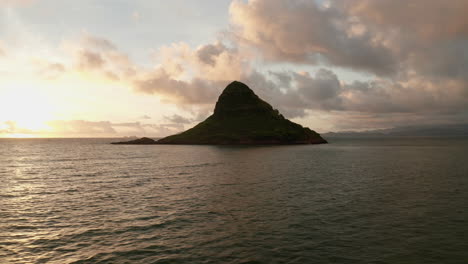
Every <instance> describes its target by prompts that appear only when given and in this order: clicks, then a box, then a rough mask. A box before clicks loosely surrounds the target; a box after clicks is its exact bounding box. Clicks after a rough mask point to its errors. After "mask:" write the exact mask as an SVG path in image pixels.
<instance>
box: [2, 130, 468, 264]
mask: <svg viewBox="0 0 468 264" xmlns="http://www.w3.org/2000/svg"><path fill="white" fill-rule="evenodd" d="M329 140H330V144H327V145H298V146H249V147H235V146H163V145H161V146H158V145H153V146H122V145H117V146H116V145H110V144H109V143H110V142H112V141H115V140H112V139H1V140H0V263H2V264H9V263H54V264H64V263H117V264H118V263H382V264H384V263H398V264H401V263H425V264H427V263H437V264H440V263H468V139H466V138H393V139H329Z"/></svg>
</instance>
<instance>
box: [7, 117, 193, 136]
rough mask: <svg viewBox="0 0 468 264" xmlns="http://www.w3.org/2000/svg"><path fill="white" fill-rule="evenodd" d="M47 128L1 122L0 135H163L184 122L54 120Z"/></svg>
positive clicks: (172, 132) (181, 126)
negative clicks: (30, 127) (32, 127)
mask: <svg viewBox="0 0 468 264" xmlns="http://www.w3.org/2000/svg"><path fill="white" fill-rule="evenodd" d="M45 125H47V127H48V129H47V130H32V129H27V128H23V127H21V126H19V125H18V124H17V123H16V122H14V121H6V122H3V123H0V136H2V135H7V136H8V135H14V134H29V135H32V136H47V137H63V136H66V137H120V136H135V135H137V136H151V137H162V136H167V135H171V134H175V133H178V132H180V131H182V130H183V129H184V126H183V124H177V123H167V124H148V123H140V122H129V123H115V122H110V121H87V120H54V121H49V122H47V123H46V124H45Z"/></svg>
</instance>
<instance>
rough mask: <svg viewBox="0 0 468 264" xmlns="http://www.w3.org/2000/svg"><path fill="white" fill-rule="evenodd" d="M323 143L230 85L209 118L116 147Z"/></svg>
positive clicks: (243, 87) (247, 91)
mask: <svg viewBox="0 0 468 264" xmlns="http://www.w3.org/2000/svg"><path fill="white" fill-rule="evenodd" d="M323 143H327V141H326V140H325V139H323V138H322V137H321V136H320V135H319V134H318V133H316V132H315V131H313V130H311V129H309V128H304V127H302V126H301V125H299V124H296V123H294V122H291V121H289V120H288V119H286V118H284V117H283V115H281V114H280V113H279V112H278V110H276V109H274V108H273V107H272V106H271V105H270V104H268V103H267V102H265V101H263V100H262V99H260V98H259V97H258V96H257V95H256V94H255V93H254V92H253V91H252V90H251V89H250V88H249V87H248V86H247V85H245V84H243V83H241V82H237V81H235V82H232V83H231V84H229V85H228V86H227V87H226V88H225V89H224V91H223V92H222V94H221V95H220V96H219V99H218V102H217V103H216V107H215V109H214V112H213V115H211V116H210V117H208V118H207V119H206V120H205V121H203V122H201V123H199V124H198V125H196V126H195V127H193V128H191V129H189V130H187V131H185V132H182V133H180V134H177V135H172V136H169V137H166V138H163V139H160V140H158V141H154V140H152V139H147V138H143V139H139V140H134V141H129V142H120V143H117V144H186V145H275V144H323Z"/></svg>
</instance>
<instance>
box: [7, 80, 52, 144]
mask: <svg viewBox="0 0 468 264" xmlns="http://www.w3.org/2000/svg"><path fill="white" fill-rule="evenodd" d="M43 88H44V87H41V86H40V84H39V83H38V84H32V83H24V82H20V83H9V84H7V85H6V84H2V85H1V86H0V121H3V122H5V121H10V122H11V124H13V125H14V127H15V131H16V130H19V131H18V132H13V133H12V134H16V135H18V136H20V135H22V136H21V137H25V135H28V134H29V133H28V132H31V133H37V132H41V131H46V130H48V129H49V127H48V126H47V124H46V122H47V121H49V120H52V119H53V116H54V115H53V112H54V111H53V110H54V107H53V104H52V102H51V100H50V95H49V94H48V93H47V92H46V90H47V89H43Z"/></svg>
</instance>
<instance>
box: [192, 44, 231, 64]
mask: <svg viewBox="0 0 468 264" xmlns="http://www.w3.org/2000/svg"><path fill="white" fill-rule="evenodd" d="M225 49H226V47H225V46H224V45H223V44H221V43H217V44H214V45H213V44H208V45H205V46H202V47H201V48H199V49H198V50H197V57H198V59H200V60H201V61H202V62H204V63H206V64H209V65H211V66H214V64H215V63H216V61H215V58H216V57H217V56H219V55H220V54H221V53H222V52H223V51H224V50H225Z"/></svg>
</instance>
